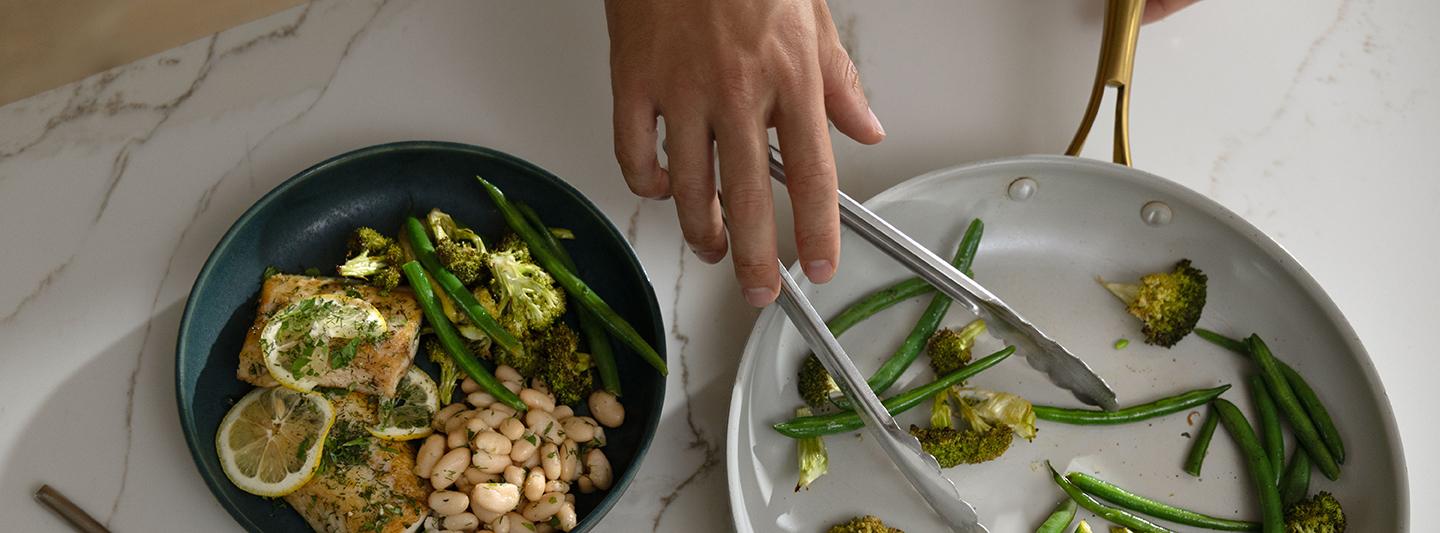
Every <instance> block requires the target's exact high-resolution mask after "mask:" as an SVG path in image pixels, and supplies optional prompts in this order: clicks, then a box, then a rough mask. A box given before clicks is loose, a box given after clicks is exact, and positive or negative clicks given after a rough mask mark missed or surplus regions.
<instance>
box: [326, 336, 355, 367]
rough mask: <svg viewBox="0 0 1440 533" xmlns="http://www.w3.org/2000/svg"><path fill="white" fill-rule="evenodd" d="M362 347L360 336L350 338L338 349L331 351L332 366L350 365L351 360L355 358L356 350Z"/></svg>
mask: <svg viewBox="0 0 1440 533" xmlns="http://www.w3.org/2000/svg"><path fill="white" fill-rule="evenodd" d="M359 348H360V337H355V338H353V339H350V342H347V343H345V345H344V346H341V347H340V348H339V349H338V350H335V351H332V352H330V368H345V367H347V366H350V361H353V360H354V359H355V351H356V350H358V349H359Z"/></svg>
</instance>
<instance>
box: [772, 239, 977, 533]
mask: <svg viewBox="0 0 1440 533" xmlns="http://www.w3.org/2000/svg"><path fill="white" fill-rule="evenodd" d="M776 302H777V303H778V304H779V305H780V307H781V309H783V310H784V311H785V314H786V316H788V317H789V318H790V322H791V323H792V324H794V325H795V328H796V329H797V330H799V331H800V336H802V337H804V338H805V342H806V343H807V344H809V345H810V349H811V350H814V352H815V354H816V357H817V358H819V359H820V363H821V364H822V365H823V366H824V367H825V370H827V371H829V372H830V375H831V376H833V377H834V378H835V382H836V384H837V385H839V386H840V389H841V390H842V391H843V392H844V393H845V395H846V396H847V397H848V398H849V399H850V405H852V406H854V407H855V412H856V413H857V414H859V415H860V419H861V420H863V421H864V422H865V429H866V431H867V432H869V434H870V435H871V437H872V438H874V439H875V442H876V443H878V444H879V445H880V448H881V449H882V450H884V451H885V455H886V456H888V457H890V460H891V461H892V462H894V463H895V466H896V468H898V469H900V473H901V474H904V475H905V479H907V480H909V482H910V485H911V486H912V487H914V488H915V491H916V492H919V493H920V496H921V497H922V498H924V500H925V503H927V504H929V505H930V508H931V509H934V510H935V513H936V514H937V515H939V516H940V518H941V519H943V520H944V521H945V523H946V524H949V525H950V527H951V529H953V530H954V531H956V532H957V533H988V530H986V529H985V526H982V525H980V517H979V515H977V514H976V513H975V508H974V507H973V506H971V505H970V504H969V503H967V502H966V501H965V500H962V499H960V492H959V491H958V490H956V488H955V484H954V483H952V482H950V480H949V479H947V478H946V477H945V476H944V475H943V474H941V473H940V464H939V463H937V462H936V461H935V458H934V457H933V456H931V455H930V454H928V453H925V451H924V449H922V448H921V447H920V441H918V440H916V439H915V437H914V436H912V435H910V433H908V432H906V431H905V430H903V429H900V426H899V424H896V423H895V418H894V417H891V416H890V412H889V411H887V410H886V409H885V405H884V404H883V403H881V401H880V398H879V397H877V396H876V395H875V392H874V391H872V390H870V385H869V384H868V383H867V382H866V381H865V378H864V376H863V375H861V374H860V370H859V369H856V368H855V363H854V362H853V361H851V360H850V356H849V355H846V353H845V349H844V348H843V347H841V346H840V342H839V341H838V340H836V339H835V336H834V335H832V334H831V333H830V329H829V328H827V327H825V321H824V320H823V319H821V318H820V314H819V313H818V312H816V311H815V307H814V306H811V305H810V301H809V299H807V298H806V297H805V294H804V293H802V292H800V288H799V286H798V285H796V283H795V279H794V278H793V277H791V276H790V272H789V271H788V270H786V269H785V265H784V263H781V264H780V296H779V297H778V298H777V299H776Z"/></svg>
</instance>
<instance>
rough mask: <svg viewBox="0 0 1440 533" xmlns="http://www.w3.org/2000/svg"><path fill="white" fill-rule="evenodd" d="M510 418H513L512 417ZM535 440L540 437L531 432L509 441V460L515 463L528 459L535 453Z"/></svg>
mask: <svg viewBox="0 0 1440 533" xmlns="http://www.w3.org/2000/svg"><path fill="white" fill-rule="evenodd" d="M511 420H514V419H513V418H512V419H511ZM537 442H540V437H536V436H535V435H534V434H533V433H525V434H523V435H521V436H520V438H518V439H515V441H514V442H511V443H510V460H511V461H515V462H517V463H523V462H525V461H526V460H529V459H530V456H532V455H535V450H536V448H537V446H536V445H535V443H537Z"/></svg>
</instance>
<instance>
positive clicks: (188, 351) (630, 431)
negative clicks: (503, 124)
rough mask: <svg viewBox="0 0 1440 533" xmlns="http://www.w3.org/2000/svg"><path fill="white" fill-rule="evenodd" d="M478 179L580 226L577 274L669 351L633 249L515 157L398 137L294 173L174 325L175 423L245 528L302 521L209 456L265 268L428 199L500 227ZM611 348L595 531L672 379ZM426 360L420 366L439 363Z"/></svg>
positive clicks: (589, 522)
mask: <svg viewBox="0 0 1440 533" xmlns="http://www.w3.org/2000/svg"><path fill="white" fill-rule="evenodd" d="M477 175H478V176H484V177H485V178H486V179H488V180H490V181H491V182H492V183H494V184H495V185H497V186H499V187H500V188H501V189H502V190H504V191H505V193H506V195H507V196H509V197H510V198H513V199H518V200H520V201H524V202H525V203H527V204H530V206H531V207H534V208H535V210H536V211H538V212H539V213H540V215H541V217H542V218H544V219H545V222H546V223H547V224H550V225H552V226H558V227H565V228H571V229H573V230H574V231H575V234H576V236H577V237H578V238H577V239H576V240H573V241H566V242H565V246H566V248H567V249H568V250H569V252H570V254H571V255H572V256H574V258H575V262H576V263H577V264H579V265H580V272H579V275H580V277H581V278H583V279H584V280H585V282H586V283H588V284H589V285H590V286H591V287H592V288H594V289H595V291H596V292H597V293H599V294H600V296H601V297H602V298H604V299H605V301H606V302H609V303H610V305H612V306H614V308H615V309H616V311H618V312H619V313H620V314H621V315H622V316H624V317H625V319H626V320H628V321H630V323H631V324H632V325H634V326H635V329H637V330H639V331H640V334H641V335H643V336H644V337H645V340H647V341H649V342H650V344H651V345H652V346H654V347H655V348H656V349H657V350H659V352H660V355H661V357H664V356H665V342H664V324H663V323H662V320H661V316H660V308H659V306H658V305H657V304H656V301H655V290H654V288H652V287H651V286H650V281H649V279H648V278H647V277H646V275H645V269H644V268H643V267H641V265H640V261H639V259H638V258H636V257H635V252H634V250H632V249H631V248H630V245H629V244H628V243H627V242H626V241H625V238H624V237H622V236H621V234H620V232H619V231H617V230H616V229H615V226H613V225H611V224H610V222H609V220H607V219H606V218H605V215H603V214H601V213H600V210H599V209H597V208H596V207H595V206H594V204H591V203H590V202H589V201H588V200H586V199H585V197H583V196H581V195H580V193H579V192H577V191H576V190H575V189H573V188H571V187H570V186H569V185H567V184H566V183H565V182H564V181H563V180H561V179H560V178H558V177H556V176H555V175H554V174H551V173H549V172H547V171H545V169H542V168H540V167H537V166H535V165H533V164H530V163H528V162H526V161H523V160H521V159H519V158H517V157H514V156H511V155H508V154H504V153H501V152H497V151H494V150H490V149H486V148H480V147H476V146H469V145H464V144H455V143H444V142H426V141H414V142H399V143H391V144H384V145H379V146H372V147H369V148H363V149H360V150H356V151H353V152H350V153H347V154H343V155H340V156H336V157H334V158H331V159H329V160H327V161H325V162H323V163H320V164H318V165H315V166H313V167H310V168H309V169H306V170H305V171H303V172H301V173H299V174H296V175H295V176H294V177H292V178H290V179H288V180H286V181H285V182H284V183H282V184H280V186H279V187H276V188H275V190H272V191H270V192H269V193H268V194H266V195H265V196H264V197H263V198H261V199H260V201H258V202H256V203H255V205H254V206H251V207H250V209H249V210H247V211H245V214H244V215H241V216H240V219H239V220H237V221H236V222H235V225H234V226H232V227H231V228H230V231H228V232H227V233H226V234H225V237H224V238H222V239H221V240H220V244H218V245H216V246H215V250H214V251H213V252H211V253H210V258H209V260H207V261H206V262H205V267H204V268H202V269H201V270H200V275H199V276H198V277H197V278H196V279H195V286H194V288H192V289H191V291H190V297H189V299H188V300H187V301H186V302H185V314H184V316H183V318H182V319H181V321H180V336H179V339H178V340H177V342H176V349H175V394H176V396H177V400H178V402H179V405H180V424H181V426H182V427H183V428H184V431H185V440H186V442H187V443H188V444H189V445H190V454H191V455H192V456H194V458H195V465H196V466H197V467H199V469H200V476H201V477H203V478H205V483H206V484H208V485H210V491H211V492H214V493H215V497H216V498H218V499H219V500H220V504H221V505H224V506H225V509H226V510H228V511H230V514H231V515H233V516H234V517H235V520H236V521H237V522H239V523H240V525H242V526H244V527H245V529H247V530H250V531H305V530H307V529H308V527H307V526H306V524H305V521H304V520H303V519H301V518H300V515H299V514H297V513H295V512H294V511H293V510H291V509H290V508H289V507H287V506H284V505H278V504H277V503H276V502H274V501H271V500H269V499H267V498H262V497H259V496H254V495H251V494H248V493H245V492H243V491H241V490H240V489H237V488H235V486H234V485H232V484H230V481H229V480H228V479H226V477H225V473H224V472H223V471H222V470H221V468H220V462H219V459H218V457H216V454H215V431H216V429H217V428H218V427H219V425H220V419H221V418H223V417H224V416H225V412H226V411H227V410H228V409H229V408H230V406H231V405H233V404H234V403H235V401H236V400H238V399H239V398H240V397H241V396H243V395H244V394H245V393H246V392H249V391H250V389H251V388H252V387H251V386H250V385H248V384H245V383H241V382H240V381H238V380H236V379H235V369H236V366H237V365H238V364H239V358H238V354H239V352H240V346H241V344H242V343H243V342H244V339H245V330H246V328H248V327H250V324H251V321H252V320H254V318H255V305H256V303H255V300H256V297H257V296H258V295H259V292H260V277H261V273H262V272H263V271H264V270H265V267H267V266H271V265H273V266H276V267H278V268H280V269H281V270H282V271H285V272H300V271H303V270H305V269H306V268H310V267H316V268H319V269H320V270H322V271H325V272H327V273H328V272H332V271H333V269H334V265H336V264H338V263H339V262H341V260H342V259H343V258H344V241H345V237H346V235H348V234H349V232H350V231H351V230H352V229H353V228H355V227H356V226H360V225H365V226H373V227H376V228H385V229H389V228H399V227H400V221H401V220H402V218H403V217H404V216H406V215H412V214H413V215H423V214H424V213H425V212H426V211H428V210H430V209H431V208H432V207H438V208H440V209H442V210H444V211H446V212H448V213H451V214H453V215H454V216H455V217H456V218H457V219H459V220H461V221H463V222H465V223H466V224H469V225H471V226H472V227H474V228H475V229H476V231H478V232H480V234H481V235H484V236H490V237H494V236H498V235H500V234H502V233H503V232H504V230H505V221H504V220H503V219H502V218H501V217H500V214H499V213H498V212H496V211H495V209H494V207H493V205H492V204H491V203H490V200H489V199H488V197H486V195H485V192H484V191H483V190H482V189H481V188H480V185H479V184H478V183H477V182H476V181H475V176H477ZM572 314H573V313H572ZM570 318H571V319H572V320H573V317H570ZM616 348H617V353H616V356H617V357H616V358H617V359H618V363H619V367H620V380H621V386H622V388H623V390H624V392H625V397H624V399H623V400H624V403H625V411H626V412H625V425H624V426H622V427H620V428H619V429H616V430H609V431H606V433H605V435H606V437H607V438H608V439H609V444H608V445H607V446H606V448H605V454H606V456H608V457H609V459H610V462H611V464H612V467H613V468H614V470H615V473H616V480H617V481H616V483H615V486H614V487H612V488H611V489H610V491H609V492H605V493H595V494H589V495H582V494H577V495H576V504H577V507H578V509H577V510H578V511H579V513H580V515H581V521H580V525H579V527H577V528H576V529H575V531H588V530H590V529H591V528H593V527H594V525H595V524H596V523H597V522H599V521H600V518H601V517H602V516H604V515H605V513H606V512H607V511H609V510H610V508H611V507H613V506H614V505H615V503H616V502H617V501H619V500H620V497H621V495H622V494H624V492H625V489H626V487H629V486H630V482H631V481H632V480H633V479H634V477H635V472H636V471H638V470H639V464H640V461H641V459H642V458H643V457H644V456H645V452H646V450H647V449H648V448H649V447H650V442H651V440H652V439H653V438H654V437H655V429H656V427H657V425H658V424H659V422H660V409H661V406H662V404H663V403H664V399H665V378H664V377H662V376H660V374H659V373H658V372H656V371H655V370H653V369H651V368H650V367H649V366H648V365H647V364H646V363H645V362H644V361H642V360H641V359H640V358H639V356H637V355H636V354H634V353H631V352H630V351H628V350H625V349H623V346H620V345H618V344H616ZM424 359H425V358H424V357H419V358H417V364H420V365H421V366H422V367H426V369H427V370H432V371H433V368H431V367H429V366H427V365H428V364H429V362H428V361H424Z"/></svg>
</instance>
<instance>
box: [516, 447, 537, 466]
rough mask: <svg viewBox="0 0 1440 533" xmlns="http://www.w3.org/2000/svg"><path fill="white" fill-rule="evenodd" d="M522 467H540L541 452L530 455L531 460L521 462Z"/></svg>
mask: <svg viewBox="0 0 1440 533" xmlns="http://www.w3.org/2000/svg"><path fill="white" fill-rule="evenodd" d="M520 466H523V467H525V468H535V467H537V466H540V452H539V451H538V450H537V451H536V452H535V453H532V454H530V458H529V459H526V460H524V461H520Z"/></svg>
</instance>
